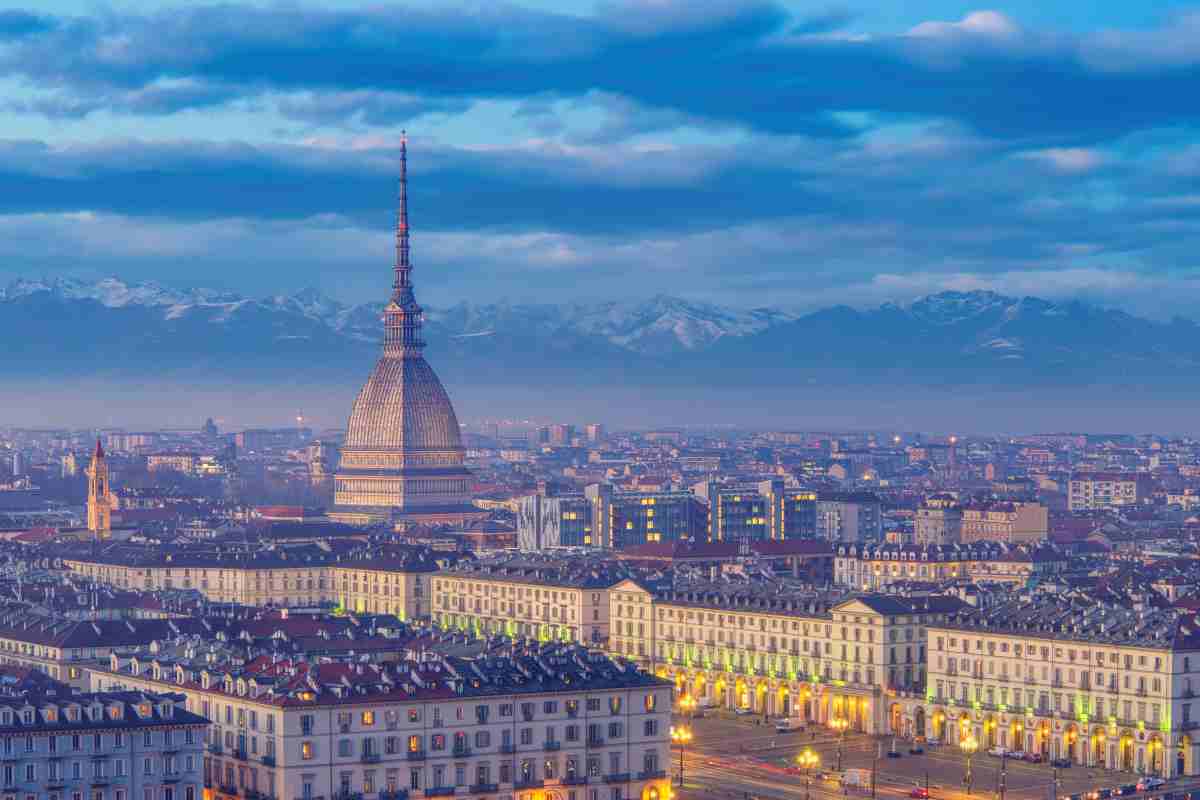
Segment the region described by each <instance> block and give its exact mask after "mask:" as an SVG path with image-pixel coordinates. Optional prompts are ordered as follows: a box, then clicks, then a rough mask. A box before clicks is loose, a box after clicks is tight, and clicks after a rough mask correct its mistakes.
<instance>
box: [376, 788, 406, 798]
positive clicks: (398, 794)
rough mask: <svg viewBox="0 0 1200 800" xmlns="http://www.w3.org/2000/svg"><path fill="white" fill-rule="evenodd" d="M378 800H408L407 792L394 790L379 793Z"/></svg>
mask: <svg viewBox="0 0 1200 800" xmlns="http://www.w3.org/2000/svg"><path fill="white" fill-rule="evenodd" d="M379 800H408V790H407V789H396V790H395V791H392V792H380V793H379Z"/></svg>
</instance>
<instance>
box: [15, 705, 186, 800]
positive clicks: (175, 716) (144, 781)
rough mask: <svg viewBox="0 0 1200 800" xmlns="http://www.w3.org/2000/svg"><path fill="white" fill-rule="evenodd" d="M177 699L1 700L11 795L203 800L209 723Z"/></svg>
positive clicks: (96, 799) (58, 799) (92, 799)
mask: <svg viewBox="0 0 1200 800" xmlns="http://www.w3.org/2000/svg"><path fill="white" fill-rule="evenodd" d="M183 700H184V698H183V695H181V694H177V693H169V694H157V693H155V694H148V693H144V692H97V693H88V694H66V695H62V694H59V693H52V694H37V693H34V694H21V695H16V696H14V695H0V742H3V746H4V747H3V749H4V753H3V755H4V763H3V766H2V767H0V769H2V771H3V779H4V787H5V793H6V794H7V795H8V796H9V797H18V796H20V797H25V798H38V797H44V798H47V800H67V798H73V799H74V800H79V799H80V798H84V797H87V798H90V800H142V799H143V798H155V800H201V798H202V797H203V772H202V768H203V761H204V755H203V753H204V751H203V746H204V734H205V731H206V729H207V727H208V720H207V719H205V718H204V717H201V716H199V715H197V714H193V713H190V712H188V711H187V710H186V709H185V708H184V702H183Z"/></svg>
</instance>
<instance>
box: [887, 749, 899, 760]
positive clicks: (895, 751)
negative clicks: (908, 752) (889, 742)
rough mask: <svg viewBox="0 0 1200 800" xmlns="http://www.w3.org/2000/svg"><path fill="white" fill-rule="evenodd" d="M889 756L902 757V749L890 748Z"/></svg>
mask: <svg viewBox="0 0 1200 800" xmlns="http://www.w3.org/2000/svg"><path fill="white" fill-rule="evenodd" d="M887 757H888V758H899V757H900V751H899V750H888V751H887Z"/></svg>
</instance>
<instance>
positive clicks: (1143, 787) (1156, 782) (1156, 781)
mask: <svg viewBox="0 0 1200 800" xmlns="http://www.w3.org/2000/svg"><path fill="white" fill-rule="evenodd" d="M1166 785H1167V782H1166V781H1164V780H1163V779H1162V778H1159V777H1158V776H1156V775H1149V776H1147V777H1145V778H1142V779H1141V780H1140V781H1138V785H1137V790H1138V791H1139V792H1148V791H1150V790H1151V789H1157V788H1158V787H1160V786H1166Z"/></svg>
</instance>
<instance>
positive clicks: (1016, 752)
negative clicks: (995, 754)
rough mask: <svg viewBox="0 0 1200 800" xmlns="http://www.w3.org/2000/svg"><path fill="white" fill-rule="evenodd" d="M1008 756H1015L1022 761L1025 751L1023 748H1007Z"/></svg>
mask: <svg viewBox="0 0 1200 800" xmlns="http://www.w3.org/2000/svg"><path fill="white" fill-rule="evenodd" d="M1008 757H1009V758H1015V759H1017V760H1019V761H1024V760H1025V751H1024V750H1009V751H1008Z"/></svg>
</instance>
